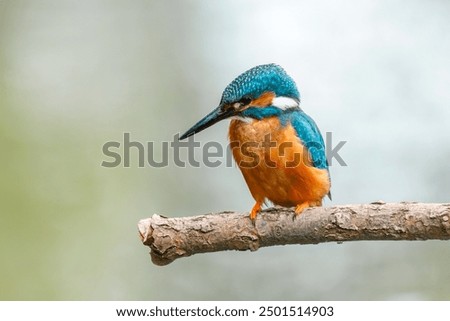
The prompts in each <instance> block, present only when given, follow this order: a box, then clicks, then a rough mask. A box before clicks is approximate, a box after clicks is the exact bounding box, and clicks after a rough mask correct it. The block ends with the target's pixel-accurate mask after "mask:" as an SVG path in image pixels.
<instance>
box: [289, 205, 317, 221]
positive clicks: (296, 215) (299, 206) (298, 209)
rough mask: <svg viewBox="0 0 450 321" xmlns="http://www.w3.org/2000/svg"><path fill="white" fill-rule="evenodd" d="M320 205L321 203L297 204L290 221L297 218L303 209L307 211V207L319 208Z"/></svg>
mask: <svg viewBox="0 0 450 321" xmlns="http://www.w3.org/2000/svg"><path fill="white" fill-rule="evenodd" d="M320 205H322V204H321V203H318V202H303V203H301V204H298V205H297V206H296V207H295V215H294V216H293V217H292V220H295V218H296V217H298V216H299V215H300V214H302V213H303V211H304V210H305V209H307V208H308V207H314V206H320Z"/></svg>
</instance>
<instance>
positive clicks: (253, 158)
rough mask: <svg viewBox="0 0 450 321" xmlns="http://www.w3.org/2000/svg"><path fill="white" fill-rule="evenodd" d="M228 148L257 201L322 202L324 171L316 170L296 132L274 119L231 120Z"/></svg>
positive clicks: (284, 203)
mask: <svg viewBox="0 0 450 321" xmlns="http://www.w3.org/2000/svg"><path fill="white" fill-rule="evenodd" d="M229 138H230V146H231V148H232V152H233V157H234V159H235V160H236V163H237V165H238V166H239V168H240V170H241V171H242V174H243V176H244V178H245V180H246V182H247V185H248V187H249V189H250V192H251V193H252V195H253V197H254V198H255V199H256V200H263V199H265V198H268V199H269V200H271V201H272V202H273V203H275V204H278V205H282V206H295V205H297V204H299V203H301V202H304V201H314V202H315V201H317V202H319V201H321V199H322V198H323V197H324V196H325V195H326V194H327V193H328V191H329V187H330V185H329V179H328V173H327V171H326V170H323V169H318V168H315V167H313V166H312V165H311V160H310V157H309V153H308V151H307V149H306V148H305V147H304V146H303V144H302V142H301V141H300V139H299V138H298V136H297V134H296V132H295V129H294V128H293V127H292V126H291V125H290V124H287V125H286V126H282V125H281V124H280V121H279V120H278V118H276V117H270V118H265V119H262V120H252V121H250V122H243V121H240V120H232V121H231V124H230V130H229Z"/></svg>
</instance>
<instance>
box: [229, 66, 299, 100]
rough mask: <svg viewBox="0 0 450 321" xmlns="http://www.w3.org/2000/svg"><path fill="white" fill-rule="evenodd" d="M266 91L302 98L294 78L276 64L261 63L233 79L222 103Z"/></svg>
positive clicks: (254, 96)
mask: <svg viewBox="0 0 450 321" xmlns="http://www.w3.org/2000/svg"><path fill="white" fill-rule="evenodd" d="M266 91H271V92H274V93H275V95H276V96H277V97H280V96H283V97H290V98H294V99H297V100H300V93H299V91H298V89H297V86H296V85H295V82H294V80H293V79H292V78H291V77H290V76H289V75H288V74H287V73H286V71H284V69H283V68H281V67H280V66H278V65H276V64H268V65H260V66H256V67H253V68H252V69H249V70H247V71H246V72H244V73H242V74H241V75H239V76H238V77H237V78H236V79H235V80H233V81H232V82H231V83H230V84H229V85H228V86H227V87H226V88H225V90H224V91H223V94H222V99H221V100H220V103H221V104H229V103H232V102H235V101H238V100H240V99H241V98H242V97H249V98H251V99H255V98H258V97H259V96H261V94H262V93H264V92H266Z"/></svg>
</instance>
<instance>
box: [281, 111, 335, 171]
mask: <svg viewBox="0 0 450 321" xmlns="http://www.w3.org/2000/svg"><path fill="white" fill-rule="evenodd" d="M280 120H281V123H282V124H283V125H286V124H287V122H290V123H291V125H292V127H294V129H295V131H296V133H297V136H298V137H299V138H300V140H301V141H302V143H303V144H304V145H305V146H306V148H307V149H308V151H309V154H310V155H311V160H312V163H313V165H314V167H316V168H320V169H326V170H328V161H327V157H326V153H325V143H324V141H323V137H322V134H321V133H320V130H319V128H318V127H317V125H316V123H315V122H314V120H313V119H312V118H311V117H309V116H308V115H307V114H305V113H304V112H303V111H302V110H301V109H300V108H295V109H290V110H287V111H285V112H284V113H283V114H282V116H281V117H280Z"/></svg>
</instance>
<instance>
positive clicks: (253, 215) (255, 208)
mask: <svg viewBox="0 0 450 321" xmlns="http://www.w3.org/2000/svg"><path fill="white" fill-rule="evenodd" d="M261 205H262V202H256V203H255V205H253V208H252V210H251V211H250V220H251V221H252V225H253V226H255V227H256V216H257V215H258V213H259V212H260V211H261Z"/></svg>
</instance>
